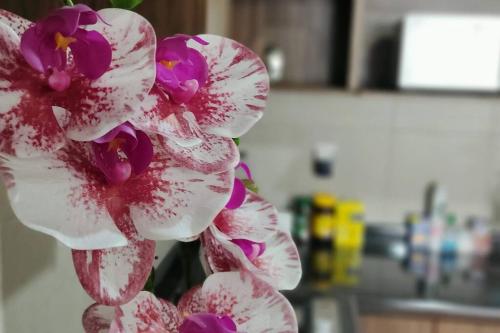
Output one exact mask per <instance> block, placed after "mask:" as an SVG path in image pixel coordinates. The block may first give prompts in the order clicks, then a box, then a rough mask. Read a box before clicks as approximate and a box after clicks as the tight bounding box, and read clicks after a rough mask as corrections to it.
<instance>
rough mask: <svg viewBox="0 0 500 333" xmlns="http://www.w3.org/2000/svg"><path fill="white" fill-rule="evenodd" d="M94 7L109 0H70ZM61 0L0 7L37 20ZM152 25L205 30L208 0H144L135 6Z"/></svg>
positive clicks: (20, 0) (15, 0) (24, 0)
mask: <svg viewBox="0 0 500 333" xmlns="http://www.w3.org/2000/svg"><path fill="white" fill-rule="evenodd" d="M73 2H74V3H84V4H87V5H89V6H91V7H92V8H94V9H101V8H105V7H110V2H109V0H73ZM61 4H62V1H61V0H38V1H33V0H2V1H1V3H0V8H2V9H6V10H8V11H11V12H13V13H16V14H18V15H21V16H23V17H26V18H28V19H30V20H36V19H38V18H40V17H42V16H44V15H46V14H47V13H49V12H50V11H51V10H52V9H54V8H57V7H59V6H61ZM136 10H137V12H139V13H140V14H142V15H143V16H144V17H146V18H147V19H148V20H149V21H150V22H151V23H152V24H153V26H154V27H155V29H156V32H157V34H158V36H160V37H163V36H168V35H173V34H176V33H185V34H199V33H203V32H205V29H206V16H207V0H168V1H165V0H145V1H144V2H143V3H142V4H141V5H139V6H138V7H137V8H136Z"/></svg>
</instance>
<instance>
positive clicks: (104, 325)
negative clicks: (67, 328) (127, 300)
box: [82, 303, 115, 333]
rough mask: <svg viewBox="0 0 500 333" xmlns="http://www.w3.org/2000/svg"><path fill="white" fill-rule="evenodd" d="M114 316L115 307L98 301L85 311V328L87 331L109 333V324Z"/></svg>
mask: <svg viewBox="0 0 500 333" xmlns="http://www.w3.org/2000/svg"><path fill="white" fill-rule="evenodd" d="M114 317H115V308H114V307H112V306H106V305H101V304H97V303H96V304H93V305H91V306H89V307H88V308H87V310H85V312H84V313H83V316H82V325H83V329H84V330H85V333H108V332H109V326H110V325H111V321H112V320H113V318H114Z"/></svg>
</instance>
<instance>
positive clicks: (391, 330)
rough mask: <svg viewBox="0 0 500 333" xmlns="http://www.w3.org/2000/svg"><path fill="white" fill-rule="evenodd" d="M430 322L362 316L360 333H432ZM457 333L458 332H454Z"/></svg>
mask: <svg viewBox="0 0 500 333" xmlns="http://www.w3.org/2000/svg"><path fill="white" fill-rule="evenodd" d="M432 324H433V323H432V320H431V319H428V318H423V317H418V316H399V315H398V316H392V315H391V316H379V315H374V316H362V317H361V332H362V333H433V330H432ZM454 333H458V332H454ZM488 333H489V332H488Z"/></svg>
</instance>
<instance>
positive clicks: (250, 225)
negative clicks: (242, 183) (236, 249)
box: [214, 190, 278, 242]
mask: <svg viewBox="0 0 500 333" xmlns="http://www.w3.org/2000/svg"><path fill="white" fill-rule="evenodd" d="M277 225H278V211H277V210H276V208H275V207H274V206H273V205H271V204H270V203H269V202H267V201H266V200H264V199H262V198H261V197H259V196H258V195H257V194H255V193H253V192H252V191H249V190H247V191H246V197H245V202H244V203H243V205H241V207H240V208H238V209H234V210H231V209H224V210H223V211H221V212H220V214H219V215H217V217H216V218H215V220H214V226H215V227H217V229H218V230H220V231H221V232H222V233H224V234H225V235H226V236H227V238H229V239H248V240H250V241H254V242H262V241H265V240H266V239H267V238H269V236H270V235H271V234H272V233H273V232H274V231H276V229H277Z"/></svg>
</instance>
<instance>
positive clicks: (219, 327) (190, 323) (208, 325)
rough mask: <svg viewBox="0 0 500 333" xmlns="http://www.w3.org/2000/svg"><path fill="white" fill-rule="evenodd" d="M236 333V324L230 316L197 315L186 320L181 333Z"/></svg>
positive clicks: (181, 326)
mask: <svg viewBox="0 0 500 333" xmlns="http://www.w3.org/2000/svg"><path fill="white" fill-rule="evenodd" d="M207 332H210V333H236V324H235V323H234V321H233V320H232V319H231V318H230V317H228V316H217V315H215V314H212V313H196V314H193V315H191V316H189V317H187V318H185V319H184V321H183V322H182V324H181V325H180V326H179V333H207Z"/></svg>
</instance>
